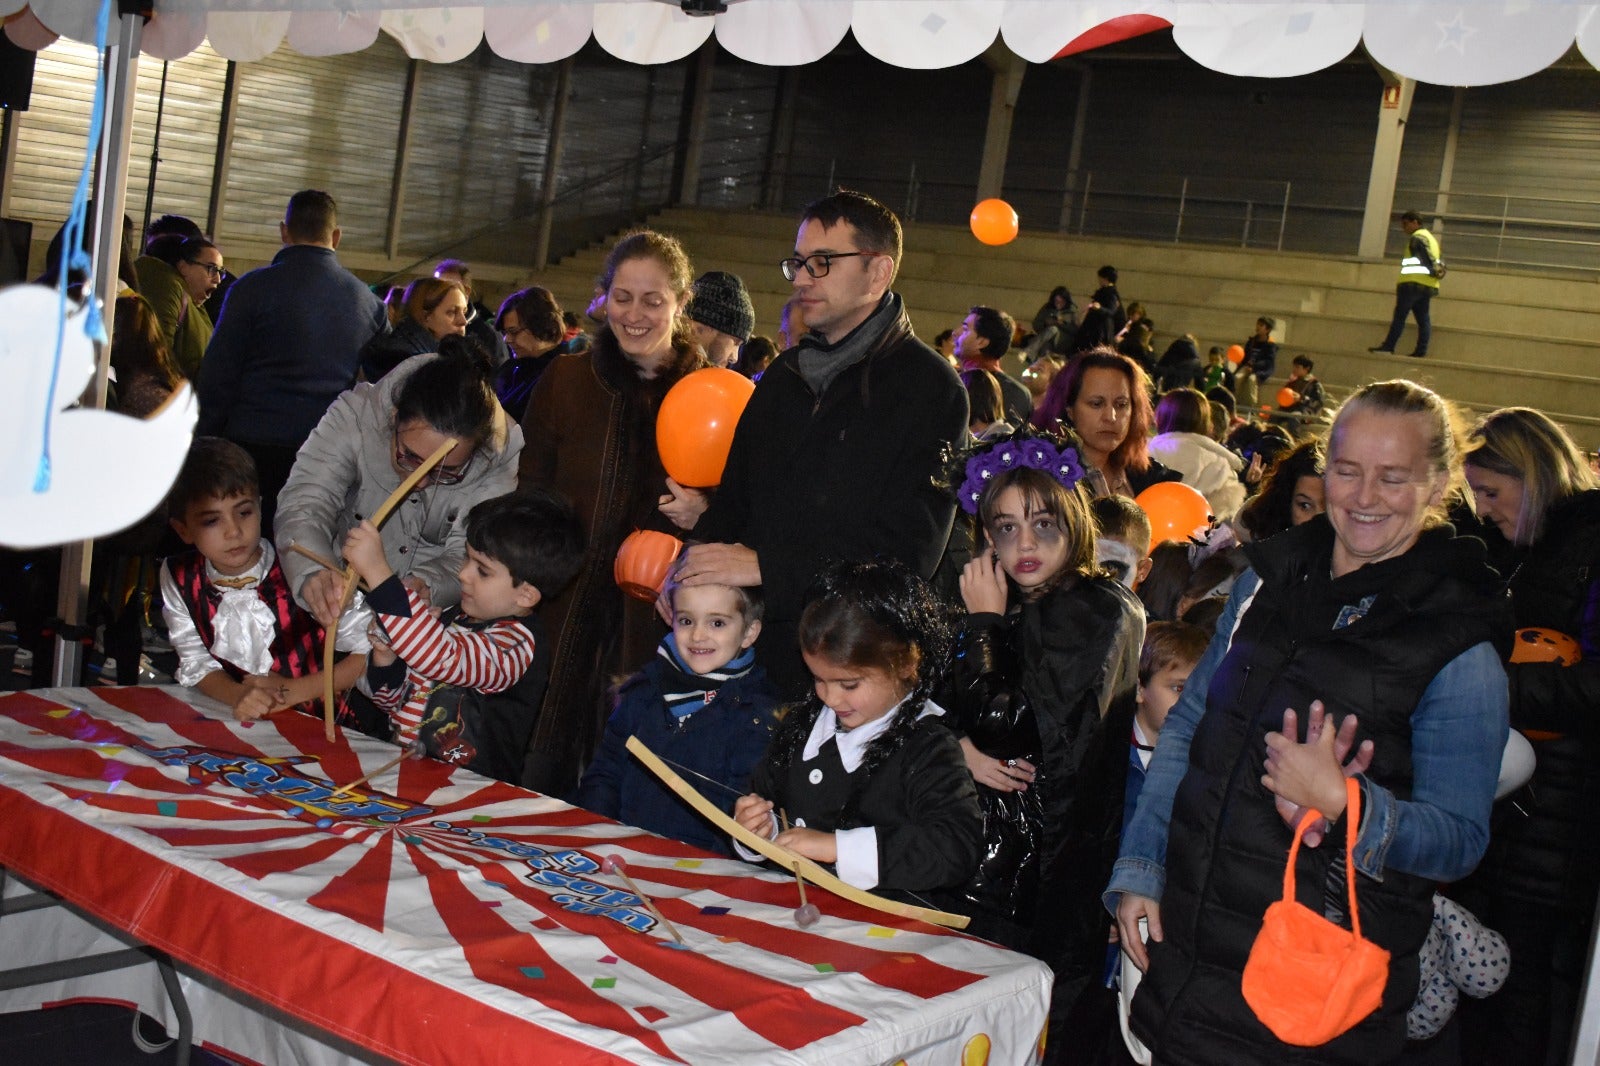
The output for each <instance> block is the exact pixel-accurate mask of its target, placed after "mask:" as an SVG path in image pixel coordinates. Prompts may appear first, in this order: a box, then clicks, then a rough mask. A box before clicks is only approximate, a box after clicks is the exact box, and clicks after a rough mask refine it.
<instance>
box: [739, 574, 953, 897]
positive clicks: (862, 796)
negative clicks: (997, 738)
mask: <svg viewBox="0 0 1600 1066" xmlns="http://www.w3.org/2000/svg"><path fill="white" fill-rule="evenodd" d="M800 651H801V654H802V656H804V658H805V662H806V667H807V668H808V669H809V670H810V671H811V675H812V677H813V679H814V685H813V689H812V693H811V695H810V696H809V697H807V698H806V700H805V701H804V702H803V703H801V704H799V705H798V706H796V707H794V708H792V709H791V710H790V711H789V713H788V714H787V716H786V717H785V718H784V721H783V723H782V725H780V726H779V727H778V731H777V733H776V734H775V735H774V737H773V739H772V745H771V747H769V748H768V749H767V754H766V757H765V758H764V759H763V760H762V763H761V765H760V766H759V767H757V768H756V771H755V773H754V774H753V775H752V777H751V789H752V791H751V793H750V794H749V795H747V796H744V797H742V798H741V799H740V800H739V801H738V802H737V803H736V804H735V805H734V812H733V813H734V817H735V818H736V819H738V821H739V823H740V824H741V825H743V826H744V827H745V828H746V829H749V830H750V831H751V832H753V833H756V834H758V835H759V836H763V837H767V838H769V839H773V840H776V842H777V843H778V844H780V845H782V846H783V847H786V848H788V849H790V850H791V851H794V852H797V853H799V854H801V855H804V856H806V857H807V858H810V859H814V860H816V861H817V862H824V863H832V864H834V865H835V866H836V867H837V869H838V874H839V877H840V879H842V880H844V881H846V882H848V883H850V884H852V885H855V886H856V887H858V888H866V889H878V890H887V891H889V892H891V893H892V892H895V891H899V892H904V893H908V894H912V895H914V894H915V893H918V892H927V891H931V890H934V889H939V888H948V887H954V886H959V885H961V884H963V883H965V882H966V880H967V879H968V878H969V877H971V876H972V872H973V870H974V869H976V868H977V864H978V853H979V850H980V847H981V842H982V838H983V816H982V814H981V813H980V812H979V810H978V797H977V792H976V791H975V789H974V787H973V783H972V777H971V775H969V774H968V773H967V767H966V763H965V761H964V760H963V759H962V755H961V747H960V745H959V744H958V743H957V742H956V739H955V736H954V735H953V734H952V733H951V732H950V731H949V730H948V729H946V728H944V727H943V726H942V725H940V724H939V721H938V719H939V718H940V717H941V716H942V715H943V714H944V711H943V710H942V709H941V708H940V707H939V706H938V705H937V704H935V703H933V702H931V701H930V700H929V698H928V697H929V695H930V694H931V693H932V691H933V687H934V684H935V681H936V680H937V678H938V676H939V675H940V673H941V672H942V667H943V665H944V663H945V661H946V660H947V659H948V656H949V651H950V627H949V624H948V621H947V620H946V616H945V608H944V607H943V605H941V604H940V602H939V601H938V599H937V598H936V597H935V596H934V595H933V593H932V592H931V591H930V590H929V589H928V586H927V585H926V584H925V583H924V582H923V581H922V580H921V579H920V578H918V577H916V576H915V575H914V574H912V572H911V571H910V570H908V569H906V568H905V567H904V566H902V565H901V564H899V563H890V562H870V563H847V564H840V565H837V566H834V567H832V568H830V569H829V570H827V571H826V572H825V573H824V574H823V575H822V577H821V578H819V579H818V581H817V584H816V585H815V586H813V588H812V591H811V595H810V596H809V597H808V600H807V603H806V606H805V609H804V610H803V611H802V613H801V615H800ZM785 820H787V821H789V822H790V823H791V825H792V828H786V827H785V826H784V824H783V822H784V821H785ZM743 854H744V855H745V857H746V858H750V859H754V858H757V857H758V856H755V855H754V853H751V852H743Z"/></svg>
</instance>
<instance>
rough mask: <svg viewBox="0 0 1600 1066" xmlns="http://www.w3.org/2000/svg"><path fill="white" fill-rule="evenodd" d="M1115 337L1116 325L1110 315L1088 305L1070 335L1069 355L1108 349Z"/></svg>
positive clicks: (1100, 308) (1101, 309)
mask: <svg viewBox="0 0 1600 1066" xmlns="http://www.w3.org/2000/svg"><path fill="white" fill-rule="evenodd" d="M1116 335H1117V323H1116V319H1115V317H1114V316H1113V315H1112V313H1111V312H1110V311H1107V310H1106V309H1105V308H1103V307H1096V306H1095V305H1094V304H1090V305H1089V306H1088V307H1087V308H1086V309H1085V310H1084V312H1083V320H1082V321H1080V322H1079V323H1078V330H1077V332H1076V333H1074V334H1073V335H1072V344H1071V354H1074V355H1075V354H1077V353H1078V352H1087V351H1090V350H1091V349H1094V348H1106V347H1109V346H1110V344H1111V341H1112V338H1114V337H1115V336H1116Z"/></svg>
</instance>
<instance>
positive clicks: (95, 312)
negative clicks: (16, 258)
mask: <svg viewBox="0 0 1600 1066" xmlns="http://www.w3.org/2000/svg"><path fill="white" fill-rule="evenodd" d="M110 22H111V0H102V3H101V5H100V18H99V20H98V21H97V22H96V24H95V34H94V47H95V53H96V56H97V58H96V61H95V72H96V77H95V84H94V106H93V108H91V109H90V111H89V146H88V148H87V149H86V150H85V151H84V155H83V169H82V170H81V171H79V173H78V187H77V188H76V189H75V190H74V191H73V193H72V207H71V208H70V209H69V210H68V211H67V221H66V225H65V226H63V227H62V231H61V276H60V278H59V280H58V281H57V285H58V291H57V299H58V301H59V304H58V308H59V312H58V313H59V321H58V322H57V324H56V350H55V355H54V357H53V359H52V361H51V364H50V391H49V393H48V394H47V395H46V398H45V408H44V442H43V445H42V446H41V448H40V451H39V469H38V472H37V473H36V474H34V478H33V491H34V492H49V491H50V430H51V426H52V424H53V423H54V421H55V413H56V387H57V386H58V385H59V383H60V381H61V351H62V347H63V345H64V344H65V340H66V332H67V285H68V282H69V280H70V278H71V276H72V271H73V270H81V271H83V273H84V275H85V278H84V286H85V288H86V289H87V288H88V286H89V285H90V284H91V283H92V282H93V280H94V274H93V269H94V263H93V261H92V260H91V259H90V258H89V255H88V253H86V252H85V251H84V250H83V226H84V220H85V218H86V217H87V216H88V213H89V174H90V173H91V172H92V171H93V169H94V156H95V150H96V149H97V148H98V146H99V144H100V128H101V126H102V125H104V123H105V116H106V77H107V74H106V71H105V69H104V60H105V52H106V30H107V27H108V26H109V24H110ZM86 299H87V302H88V306H89V313H88V315H87V317H86V318H85V320H84V324H83V331H84V333H86V334H87V335H88V336H89V339H90V340H93V341H99V342H100V343H102V344H104V343H105V341H106V327H105V323H104V321H103V320H102V319H101V317H100V305H99V304H97V303H96V302H95V299H94V296H93V295H92V294H88V293H86Z"/></svg>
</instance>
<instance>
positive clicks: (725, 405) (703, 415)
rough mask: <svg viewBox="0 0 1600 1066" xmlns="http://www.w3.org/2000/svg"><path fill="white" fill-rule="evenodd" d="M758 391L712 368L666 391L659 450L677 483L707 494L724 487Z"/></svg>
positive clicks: (658, 430) (743, 380)
mask: <svg viewBox="0 0 1600 1066" xmlns="http://www.w3.org/2000/svg"><path fill="white" fill-rule="evenodd" d="M755 389H756V387H755V383H754V382H752V381H751V380H750V379H749V378H747V377H745V376H744V375H743V374H739V373H736V372H734V371H732V370H727V369H724V368H723V367H719V366H708V367H706V368H705V369H703V370H696V371H695V372H694V373H692V374H687V375H685V376H684V378H683V380H682V381H680V382H678V383H677V384H676V385H674V386H672V388H670V389H668V390H667V394H666V396H664V397H662V399H661V410H660V411H659V412H657V414H656V449H657V450H658V451H659V452H660V453H661V465H662V466H664V467H666V470H667V473H668V474H671V475H672V478H673V480H674V481H676V482H678V484H680V485H691V486H693V487H695V488H702V489H703V488H710V487H711V486H713V485H717V484H720V483H721V481H722V468H723V467H725V466H727V465H728V449H729V448H731V447H732V446H733V431H734V429H735V428H736V427H737V426H738V425H739V416H740V415H742V414H744V405H745V404H747V403H749V402H750V394H751V393H752V392H754V391H755Z"/></svg>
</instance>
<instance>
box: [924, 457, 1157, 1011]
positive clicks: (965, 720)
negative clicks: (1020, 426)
mask: <svg viewBox="0 0 1600 1066" xmlns="http://www.w3.org/2000/svg"><path fill="white" fill-rule="evenodd" d="M1079 454H1080V453H1079V451H1078V447H1077V443H1076V441H1075V440H1072V439H1070V438H1059V437H1054V436H1042V435H1036V434H1033V433H1029V432H1026V431H1025V432H1024V433H1021V434H1017V435H1015V436H1013V437H1011V438H1009V439H1006V440H1003V441H1001V442H999V443H997V444H995V445H993V446H990V447H985V448H980V449H978V450H976V451H974V452H973V453H972V454H971V455H970V456H969V457H968V458H967V460H966V463H965V468H964V475H965V480H964V481H963V483H962V487H961V490H960V493H959V495H960V503H961V506H962V508H963V509H964V510H966V511H967V513H968V514H971V515H974V516H975V517H976V518H977V520H978V522H979V526H980V530H981V534H980V535H981V543H980V550H979V551H978V553H977V555H976V557H975V558H974V559H973V560H972V562H971V563H969V564H968V565H967V567H966V569H965V571H963V573H962V575H961V596H962V600H963V601H964V603H965V606H966V609H967V616H966V620H965V624H964V625H963V627H962V630H961V632H960V634H959V636H958V638H957V647H956V654H955V657H954V659H952V661H951V671H950V677H949V679H948V681H947V683H946V689H945V691H944V692H943V694H942V697H941V701H940V702H941V703H943V704H944V705H945V706H946V707H948V708H949V709H950V712H951V713H950V716H949V718H950V721H951V725H952V727H953V728H955V729H956V731H957V733H958V735H960V738H961V746H962V750H963V752H964V753H965V755H966V759H967V766H968V768H969V769H970V770H971V771H972V776H973V778H974V779H975V780H976V781H977V783H978V793H979V800H980V802H981V803H982V805H983V808H984V834H985V836H984V857H983V862H982V865H981V866H980V869H979V871H978V874H977V876H976V877H974V878H973V880H972V881H971V882H970V883H969V884H968V885H967V886H966V888H965V889H964V890H963V900H962V901H961V904H960V905H959V906H958V909H965V910H966V911H967V912H968V913H970V914H972V915H973V924H972V926H971V931H973V932H976V933H977V934H978V935H980V936H986V937H988V938H990V939H992V940H996V941H998V942H1000V943H1002V944H1005V945H1007V946H1009V947H1013V948H1017V949H1019V950H1023V951H1026V952H1028V953H1029V954H1032V955H1034V956H1036V957H1037V958H1040V959H1043V960H1044V961H1045V962H1047V963H1049V964H1050V966H1051V968H1052V969H1053V970H1054V971H1055V974H1056V980H1055V991H1054V995H1053V997H1052V1002H1051V1018H1052V1020H1053V1023H1054V1024H1053V1026H1052V1027H1053V1028H1054V1029H1055V1031H1057V1032H1065V1031H1068V1029H1067V1027H1066V1021H1067V1019H1068V1017H1069V1015H1071V1014H1072V1012H1073V1009H1074V1005H1075V1004H1078V1003H1079V1001H1080V999H1082V998H1083V997H1084V996H1085V994H1090V995H1092V994H1094V993H1095V991H1096V989H1097V986H1098V984H1099V978H1100V976H1101V971H1102V969H1103V967H1104V961H1105V944H1106V924H1105V921H1104V919H1103V916H1102V914H1101V913H1100V911H1099V907H1100V904H1099V899H1098V897H1099V892H1100V888H1101V886H1102V885H1103V884H1104V882H1105V879H1106V878H1107V877H1108V876H1109V875H1110V869H1111V862H1112V860H1113V858H1114V857H1115V856H1114V854H1113V852H1114V851H1115V841H1116V840H1117V836H1118V833H1119V832H1120V829H1121V822H1122V793H1123V783H1124V780H1125V777H1126V773H1127V759H1128V738H1129V737H1130V736H1131V735H1132V724H1133V713H1134V707H1135V695H1136V688H1137V684H1138V672H1139V650H1140V647H1141V645H1142V643H1143V641H1144V611H1143V609H1142V608H1141V606H1140V604H1139V601H1138V599H1137V598H1136V597H1135V596H1134V595H1133V594H1132V593H1131V592H1130V591H1129V590H1128V589H1127V588H1126V587H1125V586H1124V585H1123V584H1121V583H1119V582H1118V581H1117V580H1116V579H1115V578H1113V577H1111V576H1110V575H1108V574H1107V573H1106V572H1105V570H1103V569H1102V568H1101V566H1100V565H1099V564H1098V563H1097V562H1096V561H1095V524H1094V519H1093V518H1092V517H1091V515H1090V512H1089V493H1088V490H1087V486H1084V487H1082V488H1080V487H1079V482H1080V481H1081V480H1082V478H1083V475H1084V467H1083V464H1082V461H1081V459H1080V458H1079Z"/></svg>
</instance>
